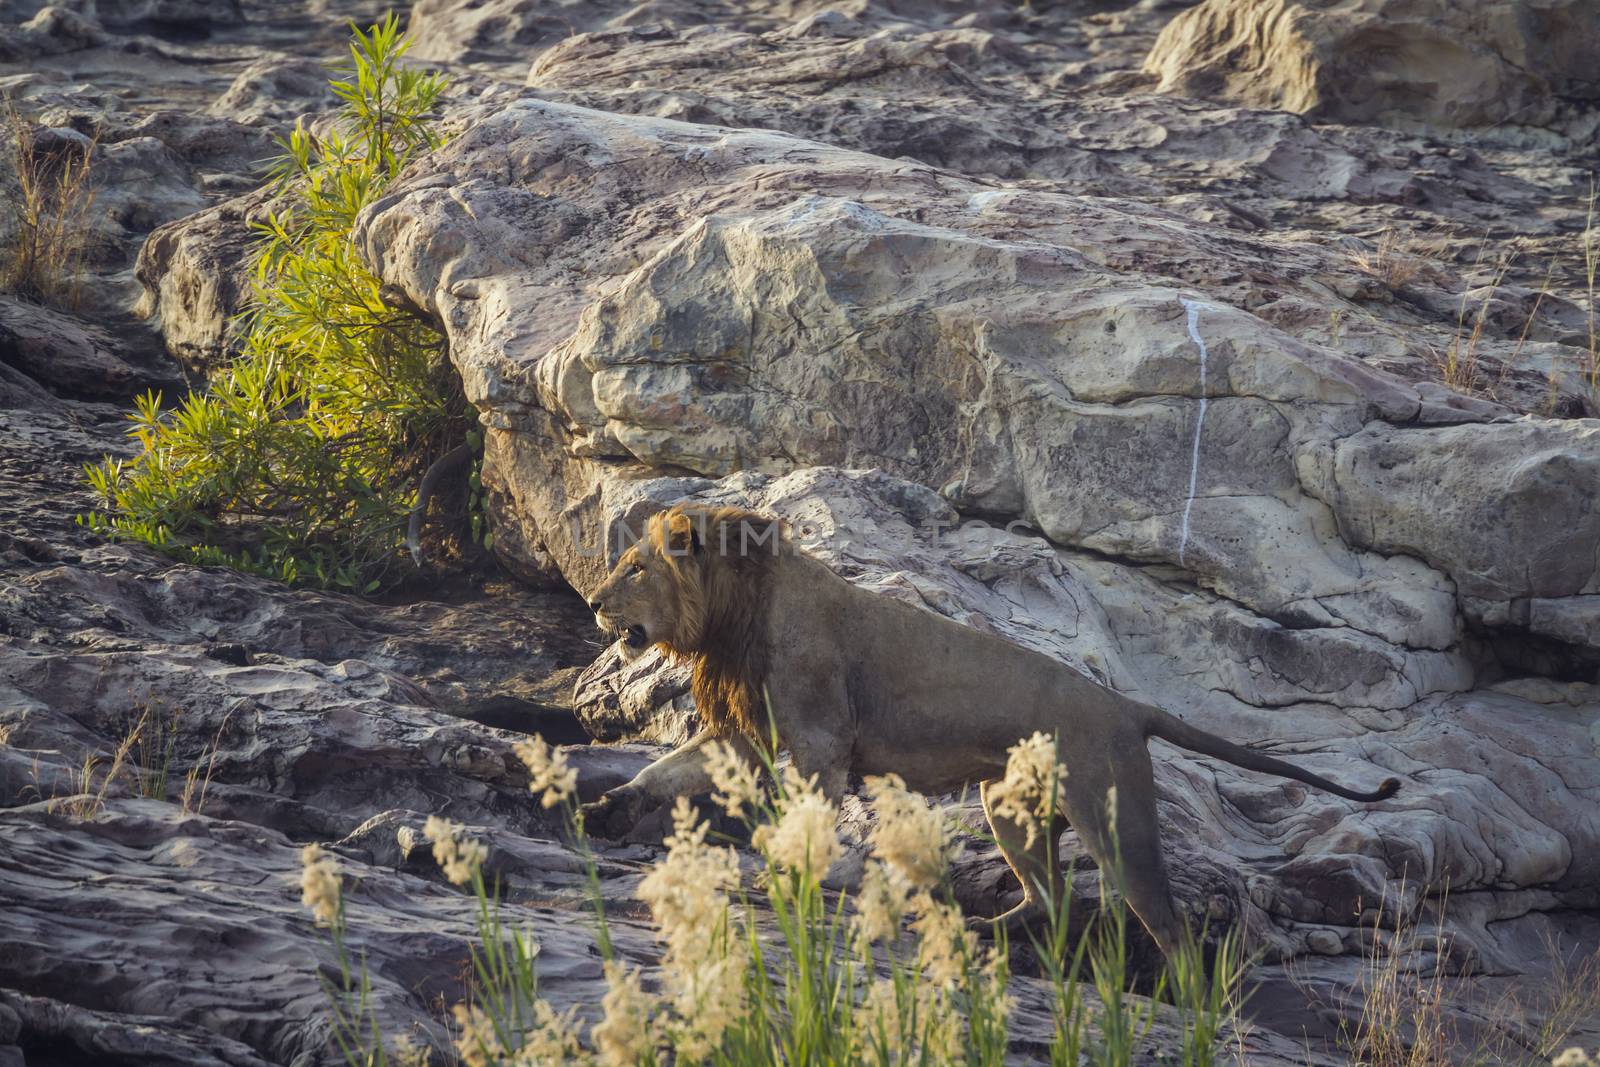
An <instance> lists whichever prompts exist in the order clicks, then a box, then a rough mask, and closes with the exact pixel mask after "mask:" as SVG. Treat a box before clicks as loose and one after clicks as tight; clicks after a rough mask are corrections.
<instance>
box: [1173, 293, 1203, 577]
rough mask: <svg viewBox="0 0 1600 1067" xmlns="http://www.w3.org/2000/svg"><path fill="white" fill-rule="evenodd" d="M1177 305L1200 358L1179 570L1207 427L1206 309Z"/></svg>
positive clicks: (1188, 301)
mask: <svg viewBox="0 0 1600 1067" xmlns="http://www.w3.org/2000/svg"><path fill="white" fill-rule="evenodd" d="M1178 302H1179V303H1180V304H1182V305H1183V310H1184V312H1185V316H1186V317H1185V320H1184V322H1185V325H1186V326H1187V327H1188V330H1189V340H1191V341H1193V342H1194V347H1195V351H1196V352H1198V353H1199V356H1200V407H1199V410H1198V411H1197V412H1196V414H1195V417H1194V445H1193V447H1191V448H1190V450H1189V496H1188V499H1186V500H1185V501H1184V502H1183V524H1182V526H1181V527H1180V528H1179V530H1178V565H1179V566H1182V565H1183V564H1184V562H1185V558H1184V557H1185V553H1187V551H1188V549H1189V512H1190V510H1191V509H1193V507H1194V491H1195V484H1196V482H1197V481H1198V480H1199V478H1200V431H1201V430H1202V429H1203V428H1204V427H1205V424H1206V339H1205V338H1204V337H1201V336H1200V309H1201V308H1204V307H1206V305H1205V304H1202V303H1201V302H1200V301H1198V300H1191V299H1189V298H1188V297H1186V296H1184V297H1179V298H1178Z"/></svg>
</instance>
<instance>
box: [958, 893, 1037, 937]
mask: <svg viewBox="0 0 1600 1067" xmlns="http://www.w3.org/2000/svg"><path fill="white" fill-rule="evenodd" d="M1045 917H1046V916H1045V909H1044V906H1043V905H1042V904H1038V903H1036V902H1032V901H1023V902H1022V903H1021V904H1018V905H1017V906H1016V907H1014V908H1012V909H1011V910H1010V911H1007V912H1003V913H1001V914H999V915H996V916H995V917H994V918H992V919H986V918H983V917H981V916H977V915H969V916H968V917H967V929H968V930H971V931H972V932H973V933H975V934H977V935H978V936H979V937H992V936H994V934H995V931H996V930H997V929H999V930H1004V931H1005V933H1006V937H1007V938H1009V939H1011V940H1013V941H1016V940H1019V939H1020V938H1024V937H1026V936H1027V935H1028V931H1029V928H1030V927H1034V926H1037V925H1041V924H1043V922H1044V920H1045Z"/></svg>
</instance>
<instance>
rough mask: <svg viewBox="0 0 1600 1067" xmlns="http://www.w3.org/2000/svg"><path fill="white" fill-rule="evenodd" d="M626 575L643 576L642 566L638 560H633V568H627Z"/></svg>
mask: <svg viewBox="0 0 1600 1067" xmlns="http://www.w3.org/2000/svg"><path fill="white" fill-rule="evenodd" d="M628 573H629V574H643V573H644V564H643V563H640V562H639V561H638V560H634V561H633V566H631V567H629V568H628Z"/></svg>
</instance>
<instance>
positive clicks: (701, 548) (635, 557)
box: [589, 505, 787, 661]
mask: <svg viewBox="0 0 1600 1067" xmlns="http://www.w3.org/2000/svg"><path fill="white" fill-rule="evenodd" d="M786 543H787V542H786V541H785V540H784V537H783V532H782V524H781V523H780V522H779V520H777V519H773V518H769V517H767V516H763V515H757V514H755V513H754V512H748V511H741V510H739V509H737V508H715V509H695V508H689V507H685V506H683V505H679V506H677V507H673V508H669V509H668V510H666V511H663V512H660V513H658V514H656V515H653V516H651V518H650V520H649V521H648V522H647V523H646V524H645V529H644V537H643V538H641V539H640V540H639V541H636V542H635V543H634V544H632V545H630V546H629V547H628V549H627V550H626V551H624V552H623V553H622V555H621V556H619V557H618V558H617V563H616V566H614V567H612V568H611V573H610V574H609V575H607V576H606V580H605V581H604V582H602V583H601V584H600V587H599V588H598V589H596V590H595V591H594V593H593V594H592V595H591V596H590V597H589V607H590V608H592V609H593V610H594V617H595V622H596V623H597V624H598V625H599V627H600V629H601V630H603V631H605V632H606V633H608V634H610V635H612V636H613V637H615V638H617V639H618V641H619V642H620V649H621V651H622V654H623V656H624V657H625V658H627V659H633V658H634V657H636V656H638V655H639V654H640V653H642V652H643V651H644V650H645V649H647V648H649V647H650V646H651V645H660V646H662V647H663V648H664V649H665V650H666V651H668V652H671V653H674V654H676V655H678V656H682V657H687V658H692V659H695V660H697V661H698V660H700V659H703V658H704V657H706V656H708V655H709V656H713V657H718V654H719V653H736V652H738V651H739V650H740V649H742V648H743V647H744V646H745V645H746V644H747V643H748V641H749V640H750V639H751V636H752V635H750V634H748V633H743V632H741V631H742V630H748V628H749V625H750V621H751V619H752V617H753V615H754V613H755V610H756V608H757V603H758V601H759V598H760V596H761V594H762V592H763V589H762V585H763V582H762V581H761V579H762V577H763V576H764V574H765V572H766V569H767V568H768V567H770V566H771V564H772V562H773V561H774V560H775V559H777V558H778V556H779V554H780V552H781V550H782V548H783V546H784V545H785V544H786ZM719 658H726V656H722V657H719ZM735 658H742V654H741V655H739V656H736V657H735Z"/></svg>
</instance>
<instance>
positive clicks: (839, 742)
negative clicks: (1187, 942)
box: [584, 506, 1399, 957]
mask: <svg viewBox="0 0 1600 1067" xmlns="http://www.w3.org/2000/svg"><path fill="white" fill-rule="evenodd" d="M589 604H590V606H591V607H592V608H593V609H594V612H595V619H596V621H597V622H598V623H599V625H600V627H601V629H603V630H605V631H606V632H608V633H611V634H615V635H617V636H618V637H619V638H620V640H621V642H622V648H623V650H624V654H625V655H628V656H630V658H631V657H632V656H634V655H637V654H638V653H640V652H642V651H643V650H644V649H645V648H647V647H649V646H650V645H652V644H654V645H660V646H661V647H662V648H663V649H664V650H666V651H667V652H669V653H671V654H672V655H675V656H678V657H681V658H683V659H686V660H688V661H689V662H691V663H692V664H693V666H694V682H693V693H694V699H695V705H696V707H697V708H698V710H699V714H700V716H701V720H702V722H703V723H704V725H705V729H704V730H703V731H702V732H701V734H700V735H699V736H698V737H697V738H696V739H695V740H693V741H691V742H689V743H688V744H686V745H684V746H682V747H681V748H678V749H677V750H675V751H673V752H671V753H669V754H668V755H666V756H663V757H662V758H661V759H659V760H657V761H656V762H654V763H652V764H651V765H650V766H648V767H646V768H645V769H644V770H642V771H640V772H639V774H638V775H637V776H636V777H635V778H634V779H633V780H632V781H631V782H629V783H627V784H626V785H622V786H618V787H617V788H615V789H612V790H611V791H609V792H608V793H606V794H605V795H604V796H602V797H601V798H600V799H599V800H597V801H595V802H594V803H592V804H589V805H587V806H586V807H585V809H584V811H585V815H586V817H587V819H588V824H589V825H590V826H593V827H595V828H596V829H597V831H598V832H600V833H602V834H609V835H616V834H620V833H623V832H626V830H627V829H628V828H629V827H631V826H632V825H633V823H634V822H636V821H637V820H638V818H639V815H640V814H641V812H642V810H643V805H644V801H645V800H646V799H652V800H656V801H666V800H669V799H671V798H673V797H676V796H679V795H687V794H695V793H704V792H708V791H709V790H710V789H711V780H710V777H709V774H708V773H707V771H706V768H705V760H704V754H703V749H704V746H705V744H706V743H707V742H708V741H710V740H711V739H713V738H725V739H727V740H729V741H731V742H732V743H734V745H735V746H736V747H737V748H738V749H739V750H740V751H741V752H742V753H743V754H744V755H745V756H746V758H754V756H755V751H754V749H753V747H752V746H753V745H754V744H757V743H760V741H759V739H760V738H762V737H763V736H767V735H768V731H767V730H766V729H765V728H764V725H765V723H766V721H767V709H768V707H769V706H770V709H771V715H772V719H773V722H772V726H773V727H775V728H776V731H777V737H778V741H779V743H780V744H781V745H782V746H784V747H786V748H787V749H788V750H789V753H790V755H791V757H792V759H793V760H794V763H795V766H796V768H797V769H798V770H799V771H800V772H801V773H802V774H804V775H807V776H810V775H816V776H817V780H818V784H819V786H820V788H821V789H822V790H823V792H824V793H825V794H826V795H827V796H828V797H829V798H831V799H832V800H834V801H835V802H837V801H838V799H839V797H840V795H841V794H842V793H843V792H844V789H845V784H846V781H847V779H848V778H849V775H850V774H851V773H852V772H854V773H857V774H887V773H889V772H894V773H896V774H899V775H900V776H901V777H902V778H904V779H905V781H906V784H907V785H909V786H910V787H911V788H912V789H916V790H919V791H921V792H923V793H926V794H929V795H933V794H938V793H943V792H946V791H949V790H953V789H959V788H961V787H962V786H964V785H967V784H968V783H971V782H977V783H978V784H979V789H980V792H981V794H982V796H983V801H984V809H985V812H986V813H987V814H988V815H989V822H990V826H991V827H992V829H993V832H994V836H995V839H996V840H997V841H998V842H999V845H1000V850H1001V852H1002V853H1003V854H1004V855H1005V858H1006V861H1007V862H1008V863H1009V864H1010V865H1011V868H1012V870H1013V871H1015V872H1016V875H1017V877H1018V878H1019V879H1020V880H1021V882H1022V891H1023V900H1022V903H1021V904H1019V905H1017V907H1015V908H1013V909H1011V910H1010V911H1008V912H1007V913H1005V914H1004V915H1002V916H1000V917H999V919H998V920H997V921H1000V922H1004V923H1006V924H1007V926H1008V927H1009V928H1015V927H1016V926H1018V925H1020V924H1022V923H1025V922H1027V921H1029V920H1030V919H1033V918H1035V917H1037V916H1038V915H1040V914H1042V912H1043V898H1042V894H1043V893H1046V892H1050V893H1053V892H1056V891H1057V888H1056V887H1057V886H1058V885H1059V884H1060V879H1059V875H1058V872H1057V871H1056V870H1055V866H1056V865H1055V863H1054V862H1053V859H1054V857H1055V854H1056V841H1057V838H1058V836H1059V830H1060V828H1059V827H1052V828H1051V829H1050V832H1048V833H1044V834H1039V835H1037V836H1036V839H1035V840H1034V842H1033V845H1032V847H1031V848H1030V847H1028V845H1027V836H1026V833H1025V832H1024V830H1023V829H1022V828H1021V827H1019V826H1017V825H1016V824H1015V823H1013V822H1011V821H1010V820H1009V819H996V818H995V816H994V812H993V810H992V806H991V801H990V796H989V793H990V788H991V786H992V785H993V783H994V782H995V781H996V780H997V779H999V778H1000V777H1001V776H1002V775H1003V774H1004V771H1005V765H1006V756H1007V751H1008V749H1009V748H1010V747H1011V746H1012V745H1014V744H1015V743H1016V742H1017V740H1018V739H1019V738H1023V737H1028V736H1031V735H1032V734H1033V733H1035V732H1036V731H1043V732H1045V733H1046V734H1050V735H1053V736H1055V737H1057V738H1058V746H1059V749H1060V751H1059V756H1060V759H1061V763H1062V765H1063V766H1064V767H1066V769H1067V772H1068V773H1067V779H1066V784H1065V794H1066V796H1065V803H1064V808H1065V810H1064V811H1063V812H1062V815H1063V817H1064V818H1065V819H1066V820H1068V821H1070V823H1071V825H1073V826H1075V827H1076V828H1077V830H1078V833H1079V836H1080V837H1081V838H1082V840H1083V843H1084V847H1086V848H1087V849H1088V850H1089V854H1090V855H1091V856H1092V857H1093V858H1094V860H1095V862H1096V863H1098V864H1099V865H1100V867H1101V869H1102V870H1110V869H1111V867H1110V862H1111V860H1112V858H1113V851H1112V848H1113V845H1112V835H1111V833H1110V832H1109V831H1110V827H1109V826H1108V821H1109V812H1108V805H1107V791H1108V790H1109V789H1110V787H1112V786H1115V787H1116V798H1117V799H1116V805H1115V819H1116V846H1117V848H1119V849H1120V859H1121V864H1122V867H1121V883H1120V886H1119V888H1120V889H1121V891H1122V894H1123V896H1124V898H1125V899H1126V900H1127V901H1128V903H1129V904H1130V905H1131V906H1132V908H1133V910H1134V912H1135V913H1136V914H1137V915H1138V916H1139V918H1140V920H1141V921H1142V922H1143V923H1144V925H1145V926H1146V927H1147V928H1148V929H1149V930H1150V933H1151V934H1152V935H1153V936H1154V937H1155V940H1156V942H1157V944H1159V945H1160V947H1161V949H1162V951H1163V952H1165V953H1166V954H1167V955H1168V956H1169V957H1170V956H1171V955H1172V954H1173V953H1174V952H1175V951H1176V950H1177V948H1178V946H1179V945H1180V943H1181V940H1182V935H1183V926H1182V924H1181V923H1180V921H1179V919H1178V916H1177V914H1176V913H1175V912H1174V910H1173V907H1172V901H1171V896H1170V890H1169V887H1168V883H1167V873H1166V867H1165V864H1164V863H1163V862H1162V858H1161V842H1160V838H1159V833H1158V828H1157V824H1156V805H1155V788H1154V782H1153V779H1152V776H1151V770H1150V755H1149V752H1148V751H1147V750H1146V747H1145V742H1146V741H1147V740H1148V739H1149V738H1151V737H1159V738H1161V739H1162V740H1164V741H1169V742H1171V743H1172V744H1175V745H1178V746H1180V747H1182V748H1186V749H1189V750H1190V751H1192V752H1199V753H1203V754H1204V755H1207V756H1214V757H1216V758H1217V759H1222V760H1226V761H1227V762H1229V763H1232V764H1235V765H1237V766H1240V767H1244V768H1247V769H1249V770H1253V771H1263V772H1265V773H1268V774H1276V775H1279V776H1281V777H1285V778H1293V779H1296V780H1297V781H1301V782H1305V783H1307V784H1309V785H1314V786H1317V787H1318V788H1321V789H1326V790H1328V791H1329V792H1332V793H1337V794H1338V795H1339V796H1342V797H1347V798H1349V799H1351V800H1361V801H1374V800H1382V799H1384V798H1385V797H1389V796H1393V795H1394V793H1395V791H1396V790H1397V789H1398V788H1399V782H1397V781H1396V780H1395V779H1392V778H1391V779H1388V780H1387V781H1385V782H1384V783H1383V784H1382V785H1381V786H1379V787H1378V789H1376V790H1375V791H1373V792H1371V793H1363V792H1359V791H1357V790H1354V789H1347V788H1345V787H1344V786H1341V785H1338V784H1336V783H1334V782H1330V781H1328V780H1327V779H1326V778H1323V777H1321V776H1319V775H1315V774H1312V773H1311V772H1309V771H1306V770H1302V769H1301V768H1299V767H1296V766H1294V765H1293V764H1289V763H1285V762H1283V761H1282V760H1278V759H1273V758H1272V757H1271V756H1265V755H1262V754H1260V753H1257V752H1252V751H1250V750H1248V749H1245V748H1241V747H1239V746H1238V745H1235V744H1233V743H1232V742H1230V741H1225V740H1223V739H1222V738H1220V737H1216V736H1214V735H1212V734H1208V733H1205V732H1204V731H1202V730H1197V729H1195V728H1194V727H1193V726H1190V725H1188V724H1186V723H1184V722H1182V721H1180V720H1178V719H1176V718H1174V717H1172V716H1171V715H1168V714H1167V713H1166V712H1164V711H1161V710H1160V709H1158V708H1154V707H1151V706H1150V705H1148V704H1141V703H1139V702H1138V701H1136V700H1130V699H1128V698H1127V697H1125V696H1123V695H1122V694H1120V693H1116V692H1113V691H1111V690H1110V689H1106V688H1105V687H1103V686H1100V685H1097V684H1096V683H1094V682H1092V681H1090V680H1089V679H1088V678H1085V677H1084V676H1083V675H1081V674H1079V673H1078V672H1077V671H1075V670H1073V669H1072V668H1070V667H1068V666H1066V665H1065V664H1063V663H1060V662H1057V661H1056V660H1054V659H1051V658H1050V657H1048V656H1044V655H1040V654H1039V653H1037V652H1030V651H1028V650H1027V649H1025V648H1022V647H1020V646H1018V645H1014V644H1012V643H1010V642H1009V641H1005V640H1002V639H1000V638H997V637H992V636H990V635H988V634H985V633H981V632H979V631H977V630H973V629H970V628H968V627H966V626H962V625H961V624H959V623H956V622H952V621H950V620H949V619H945V618H942V617H940V616H938V615H934V614H932V613H931V612H927V611H923V610H921V609H919V608H916V607H913V606H911V605H909V604H903V603H900V602H899V601H895V600H890V599H888V598H886V597H881V596H875V595H873V594H872V593H869V592H867V591H866V590H863V589H858V588H856V587H855V586H853V585H851V584H850V583H849V582H847V581H845V580H844V579H843V578H840V577H838V576H837V575H835V574H834V573H833V572H832V571H831V570H829V569H828V568H827V567H826V566H824V565H823V564H822V563H821V562H819V561H817V560H815V559H812V558H811V557H809V556H807V555H805V554H804V553H802V552H801V551H799V550H798V549H797V548H796V547H795V546H794V545H793V543H792V542H791V541H790V540H789V539H788V537H787V536H786V535H785V533H784V532H783V529H782V524H781V522H780V521H779V520H776V519H772V518H768V517H765V516H761V515H756V514H753V513H751V512H745V511H740V510H737V509H734V508H717V509H710V510H703V509H690V508H686V507H683V506H679V507H674V508H671V509H669V510H667V511H665V512H662V513H659V514H657V515H655V516H654V517H652V518H651V519H650V521H649V523H648V524H647V526H646V531H645V537H644V539H643V540H641V541H639V542H638V543H636V544H634V545H633V546H631V547H630V548H629V549H628V550H627V551H626V552H624V553H623V554H622V556H621V557H620V558H619V559H618V560H617V564H616V567H615V568H613V569H612V571H611V574H610V575H609V576H608V577H607V578H606V580H605V582H604V583H603V584H602V585H601V586H600V588H599V589H597V590H596V591H595V593H594V595H593V597H592V598H591V599H590V601H589ZM763 691H765V692H766V694H767V696H768V699H763V696H762V694H763Z"/></svg>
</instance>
